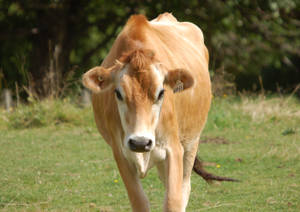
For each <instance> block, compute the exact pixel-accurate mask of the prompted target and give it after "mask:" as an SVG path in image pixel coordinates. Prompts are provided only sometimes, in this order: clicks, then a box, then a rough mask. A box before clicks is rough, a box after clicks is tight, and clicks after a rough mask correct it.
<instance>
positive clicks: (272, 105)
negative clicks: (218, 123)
mask: <svg viewBox="0 0 300 212" xmlns="http://www.w3.org/2000/svg"><path fill="white" fill-rule="evenodd" d="M235 108H236V109H242V110H243V111H244V112H246V113H247V114H249V115H250V116H251V117H252V120H254V121H262V120H265V119H266V118H267V119H268V118H272V119H276V118H279V119H283V118H299V119H300V102H299V100H297V99H296V98H294V97H288V98H284V97H272V98H268V97H266V96H259V97H258V98H251V97H246V96H242V97H241V102H240V103H238V104H235Z"/></svg>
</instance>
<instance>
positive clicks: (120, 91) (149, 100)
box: [83, 49, 194, 152]
mask: <svg viewBox="0 0 300 212" xmlns="http://www.w3.org/2000/svg"><path fill="white" fill-rule="evenodd" d="M193 82H194V81H193V78H192V76H191V75H190V73H189V72H188V71H186V70H182V69H176V70H166V69H165V68H164V67H163V66H162V65H160V64H159V63H158V62H157V61H156V60H155V57H154V53H153V52H152V51H151V50H144V49H139V50H135V51H132V52H130V53H128V54H126V55H123V56H122V57H121V58H120V59H119V61H117V62H116V64H115V65H114V66H112V67H111V68H103V67H95V68H93V69H91V70H89V71H88V72H87V73H85V74H84V76H83V84H84V86H85V87H87V88H89V89H90V90H91V91H92V92H94V93H101V92H104V91H107V90H113V91H114V95H115V99H116V102H117V105H118V110H119V115H120V119H121V122H122V127H123V130H124V133H125V137H124V146H125V147H127V148H128V149H130V150H131V151H134V152H148V151H151V150H152V149H153V148H154V147H155V129H156V127H157V125H158V120H159V115H160V111H161V108H162V105H163V101H164V94H165V89H166V88H167V86H169V87H171V88H172V89H173V91H182V90H184V89H186V88H189V87H191V86H193ZM107 115H108V116H109V114H107Z"/></svg>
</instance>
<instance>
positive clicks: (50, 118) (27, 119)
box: [0, 98, 92, 129]
mask: <svg viewBox="0 0 300 212" xmlns="http://www.w3.org/2000/svg"><path fill="white" fill-rule="evenodd" d="M87 113H90V115H87ZM91 121H92V114H91V109H90V108H80V107H79V106H77V105H76V104H75V103H72V102H71V101H70V100H69V99H68V98H66V99H63V100H59V99H55V100H53V99H46V100H43V101H31V102H30V104H28V105H20V106H18V107H17V108H15V109H13V110H12V111H10V112H2V113H1V120H0V127H1V125H5V126H6V127H8V128H15V129H24V128H31V127H43V126H49V125H59V124H62V123H68V124H73V125H81V124H88V123H90V122H91Z"/></svg>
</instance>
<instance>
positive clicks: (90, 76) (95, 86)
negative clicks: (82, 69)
mask: <svg viewBox="0 0 300 212" xmlns="http://www.w3.org/2000/svg"><path fill="white" fill-rule="evenodd" d="M82 83H83V85H84V86H85V87H86V88H88V89H89V90H91V91H92V92H93V93H100V92H102V91H104V90H106V89H108V88H110V86H112V84H113V69H106V68H103V67H101V66H96V67H94V68H92V69H90V70H89V71H87V72H86V73H85V74H84V75H83V78H82Z"/></svg>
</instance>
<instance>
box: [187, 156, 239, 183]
mask: <svg viewBox="0 0 300 212" xmlns="http://www.w3.org/2000/svg"><path fill="white" fill-rule="evenodd" d="M193 170H194V172H196V173H197V174H198V175H200V176H201V177H202V178H203V179H204V180H205V181H206V182H208V183H211V182H212V181H213V180H215V181H231V182H239V180H236V179H232V178H228V177H220V176H216V175H213V174H211V173H209V172H207V171H206V170H205V169H204V167H203V163H202V161H200V160H199V159H198V158H197V157H196V158H195V162H194V167H193Z"/></svg>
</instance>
